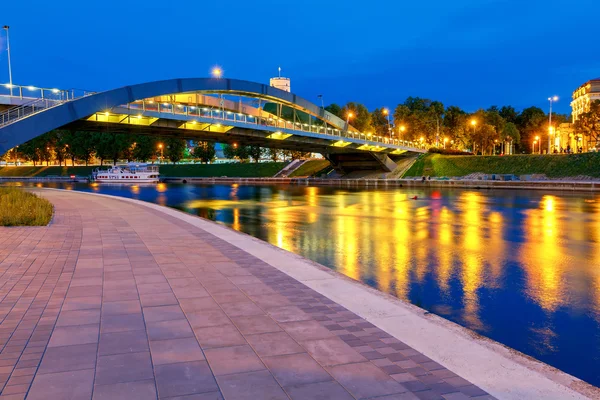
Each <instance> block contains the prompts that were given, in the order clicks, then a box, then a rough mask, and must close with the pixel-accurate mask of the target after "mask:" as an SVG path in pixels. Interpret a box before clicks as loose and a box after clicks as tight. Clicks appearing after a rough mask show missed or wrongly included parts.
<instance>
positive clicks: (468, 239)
mask: <svg viewBox="0 0 600 400" xmlns="http://www.w3.org/2000/svg"><path fill="white" fill-rule="evenodd" d="M460 204H461V208H462V225H463V238H462V251H461V254H462V266H461V272H460V275H461V280H462V286H463V287H462V289H463V303H464V315H463V318H464V320H465V321H467V322H468V323H469V326H470V327H471V328H476V329H482V328H483V324H482V323H481V320H480V318H479V294H478V290H479V288H480V287H481V286H482V282H483V272H484V271H483V260H482V254H481V253H482V236H483V232H482V231H483V227H484V220H483V213H484V211H485V204H484V198H483V196H482V195H481V194H480V193H478V192H465V193H463V194H462V195H461V197H460Z"/></svg>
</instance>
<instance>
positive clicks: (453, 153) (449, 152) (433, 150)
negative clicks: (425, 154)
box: [429, 147, 473, 156]
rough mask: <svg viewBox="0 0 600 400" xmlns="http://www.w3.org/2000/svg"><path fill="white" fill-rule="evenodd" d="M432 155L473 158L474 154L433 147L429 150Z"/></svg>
mask: <svg viewBox="0 0 600 400" xmlns="http://www.w3.org/2000/svg"><path fill="white" fill-rule="evenodd" d="M429 152H430V153H434V154H444V155H446V156H472V155H473V153H471V152H469V151H462V150H456V149H442V148H438V147H432V148H430V149H429Z"/></svg>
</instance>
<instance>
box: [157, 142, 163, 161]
mask: <svg viewBox="0 0 600 400" xmlns="http://www.w3.org/2000/svg"><path fill="white" fill-rule="evenodd" d="M158 148H159V149H160V162H159V164H162V161H163V145H162V143H160V144H159V145H158Z"/></svg>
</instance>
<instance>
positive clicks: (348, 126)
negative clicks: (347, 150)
mask: <svg viewBox="0 0 600 400" xmlns="http://www.w3.org/2000/svg"><path fill="white" fill-rule="evenodd" d="M353 117H354V114H352V113H351V112H350V111H348V115H346V133H348V130H349V128H350V118H353Z"/></svg>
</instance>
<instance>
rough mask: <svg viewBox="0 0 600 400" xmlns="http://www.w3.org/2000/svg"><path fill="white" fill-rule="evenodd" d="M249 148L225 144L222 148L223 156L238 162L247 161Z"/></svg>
mask: <svg viewBox="0 0 600 400" xmlns="http://www.w3.org/2000/svg"><path fill="white" fill-rule="evenodd" d="M249 151H250V150H249V146H238V145H237V144H235V143H234V144H233V145H230V144H226V145H224V146H223V155H224V156H225V157H226V158H230V159H234V158H238V159H239V160H240V161H248V158H249V157H250V154H249Z"/></svg>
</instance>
